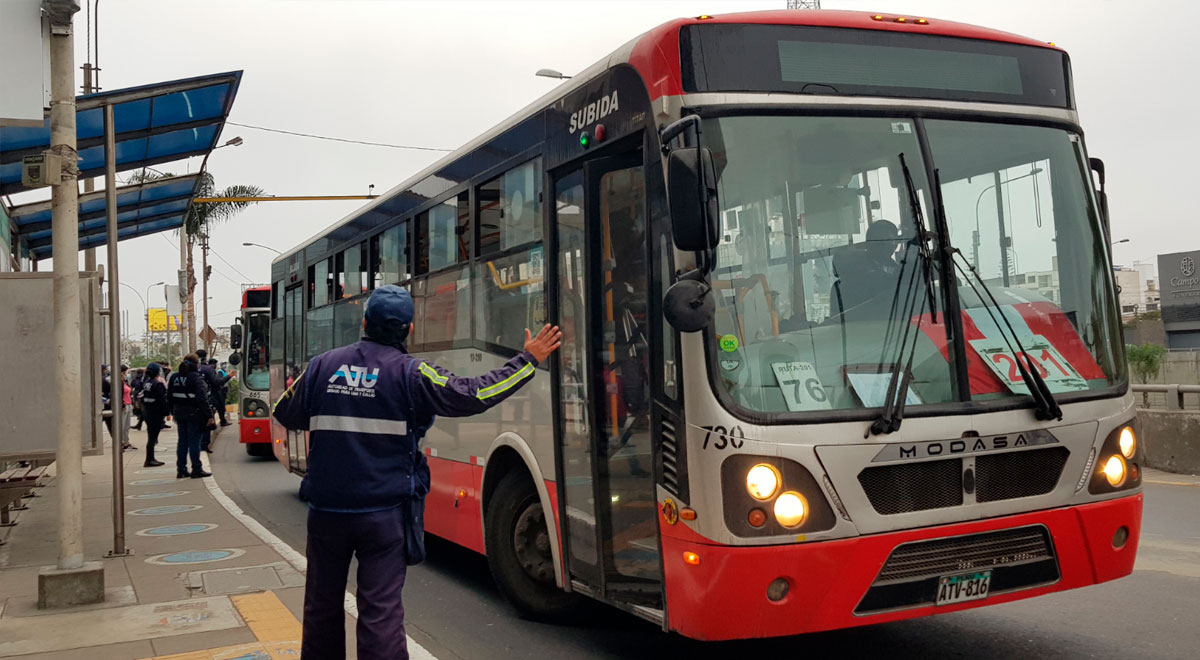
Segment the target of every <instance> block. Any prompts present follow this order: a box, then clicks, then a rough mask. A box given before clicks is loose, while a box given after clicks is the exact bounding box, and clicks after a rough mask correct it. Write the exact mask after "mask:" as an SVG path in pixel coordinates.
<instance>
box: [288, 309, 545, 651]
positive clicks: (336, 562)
mask: <svg viewBox="0 0 1200 660" xmlns="http://www.w3.org/2000/svg"><path fill="white" fill-rule="evenodd" d="M412 321H413V302H412V297H411V296H410V295H409V294H408V292H407V291H405V290H404V289H401V288H400V287H397V286H394V285H386V286H382V287H380V288H378V289H376V290H375V291H374V292H373V293H372V294H371V297H370V298H369V299H368V300H367V304H366V311H365V314H364V317H363V331H364V334H363V338H362V341H359V342H356V343H354V344H351V345H349V346H346V347H343V348H338V349H334V350H332V351H329V352H327V353H322V354H321V355H318V356H317V357H315V358H313V359H312V361H311V362H309V364H308V368H307V369H306V370H305V372H304V373H303V374H302V375H301V376H300V377H299V378H297V379H296V380H295V382H293V383H292V386H291V388H289V389H288V390H287V391H286V392H284V394H283V396H282V397H281V398H280V400H279V402H278V403H277V404H276V408H275V413H274V414H275V418H276V419H277V420H279V422H280V423H281V424H283V425H284V426H285V427H287V428H289V429H293V430H305V431H308V432H309V435H308V439H309V455H308V472H307V473H306V474H305V476H304V480H303V482H302V483H301V485H300V496H301V499H303V500H305V501H307V502H308V506H309V511H308V542H307V548H306V553H307V556H308V574H307V578H306V582H305V592H304V634H303V641H302V649H301V657H302V658H308V659H310V660H316V659H320V660H342V659H344V658H345V657H346V648H345V639H346V637H345V626H344V619H345V615H344V613H343V610H342V604H343V594H344V593H345V590H346V575H347V572H348V571H349V568H350V560H351V558H352V557H357V559H358V595H357V598H358V612H359V616H358V657H359V659H360V660H375V659H386V660H402V659H405V658H408V646H407V641H406V638H405V633H404V606H403V603H402V601H401V590H402V589H403V588H404V578H405V575H406V572H407V567H408V566H409V565H412V564H416V563H418V562H420V561H421V560H422V559H424V557H425V548H424V540H423V538H424V529H425V524H424V510H425V494H426V493H428V492H429V486H430V477H429V466H428V464H427V463H426V460H425V456H424V454H422V453H421V452H420V451H419V444H420V441H421V438H422V437H423V436H424V435H425V431H426V430H428V429H429V427H430V426H432V425H433V420H434V416H435V415H446V416H451V417H464V416H468V415H474V414H478V413H481V412H483V411H485V410H487V409H488V408H490V407H492V406H494V405H496V404H498V403H500V402H501V401H503V400H504V399H506V398H508V397H509V396H511V395H512V394H513V393H514V392H516V391H517V390H518V389H520V388H521V387H522V386H524V385H525V384H526V383H529V382H530V381H531V380H532V378H533V375H534V372H535V369H536V367H537V365H538V364H539V363H541V362H542V361H544V360H545V359H546V358H547V357H548V356H549V355H550V354H551V353H552V352H554V351H555V350H556V349H557V348H558V347H559V345H560V344H561V339H562V333H561V332H559V329H558V327H557V326H555V327H553V328H552V327H550V326H549V325H547V326H545V327H544V328H542V329H541V331H540V332H538V335H537V337H531V336H530V333H529V331H528V330H526V331H525V350H524V351H522V352H521V353H520V354H519V355H517V356H516V357H514V358H513V359H511V360H509V361H508V362H507V363H505V365H504V366H502V367H500V368H499V369H496V370H495V371H491V372H489V373H487V374H484V375H483V376H480V377H478V378H459V377H458V376H455V375H454V374H452V373H450V372H449V371H446V370H445V369H442V368H440V367H438V366H436V365H434V364H432V363H430V362H427V361H424V360H419V359H417V358H414V357H412V356H411V355H409V354H408V351H407V350H406V349H405V341H406V339H407V337H408V334H409V332H410V331H411V330H412Z"/></svg>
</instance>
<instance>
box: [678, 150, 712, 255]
mask: <svg viewBox="0 0 1200 660" xmlns="http://www.w3.org/2000/svg"><path fill="white" fill-rule="evenodd" d="M667 186H668V194H669V196H670V200H671V229H672V236H673V238H674V239H675V247H677V248H679V249H680V250H684V251H685V252H702V251H708V250H711V249H713V248H715V247H717V243H718V241H719V239H720V236H719V235H718V234H717V216H718V215H719V214H720V211H719V207H718V205H717V188H716V186H717V176H716V171H715V170H714V169H713V159H712V152H711V151H710V150H709V149H708V148H707V147H704V148H701V149H694V148H691V147H685V148H680V149H675V150H673V151H672V152H671V153H670V155H669V156H667Z"/></svg>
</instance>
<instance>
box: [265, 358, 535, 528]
mask: <svg viewBox="0 0 1200 660" xmlns="http://www.w3.org/2000/svg"><path fill="white" fill-rule="evenodd" d="M535 367H537V359H536V358H534V357H533V355H532V354H530V353H529V352H528V351H524V352H522V353H520V354H519V355H517V356H516V357H514V358H513V359H511V360H509V361H508V362H507V363H506V364H505V365H504V366H503V367H500V368H499V369H496V370H495V371H492V372H489V373H487V374H484V375H483V376H480V377H478V378H459V377H458V376H455V375H454V374H452V373H450V372H448V371H446V370H445V369H442V368H440V367H438V366H436V365H434V364H431V363H429V362H426V361H424V360H421V359H419V358H415V357H413V356H411V355H409V354H408V353H407V352H406V351H404V350H403V349H399V348H395V347H393V346H388V345H385V344H380V343H376V342H374V341H371V340H369V339H364V340H362V341H359V342H356V343H354V344H351V345H349V346H346V347H343V348H337V349H334V350H332V351H329V352H327V353H322V354H321V355H318V356H317V357H315V358H313V359H312V361H310V362H309V364H308V368H307V369H305V371H304V373H303V374H302V375H301V376H300V378H298V379H296V381H295V382H294V383H292V386H291V388H289V389H288V391H287V392H285V393H284V394H283V396H282V397H281V398H280V400H279V402H278V403H277V404H276V405H275V411H274V415H275V419H277V420H279V423H280V424H283V425H284V426H286V427H287V428H289V429H293V430H306V431H308V432H309V446H308V472H307V474H305V476H304V481H303V482H302V483H301V486H300V495H301V497H302V498H303V499H304V500H306V501H307V502H308V503H309V506H311V507H313V508H315V509H318V510H322V511H333V512H342V513H365V512H370V511H381V510H384V509H390V508H393V507H397V506H401V505H403V504H404V503H405V502H406V501H411V500H414V499H415V500H423V498H424V496H425V494H426V493H428V492H429V466H428V464H427V463H426V462H425V456H424V455H423V454H422V453H421V452H420V450H419V445H420V442H421V438H422V437H424V435H425V431H426V430H428V429H429V427H430V426H432V424H433V420H434V417H435V416H436V415H445V416H447V417H465V416H467V415H474V414H477V413H481V412H483V411H485V410H487V409H488V408H490V407H492V406H494V405H496V404H497V403H500V402H501V401H503V400H504V399H506V398H508V397H509V396H511V395H512V394H513V393H514V392H516V391H517V390H518V389H520V387H521V386H522V385H524V384H525V383H528V382H529V381H530V380H531V379H532V378H533V373H534V369H535Z"/></svg>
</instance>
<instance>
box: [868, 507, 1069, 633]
mask: <svg viewBox="0 0 1200 660" xmlns="http://www.w3.org/2000/svg"><path fill="white" fill-rule="evenodd" d="M972 571H991V573H992V578H991V587H990V591H991V592H992V593H1000V592H1005V591H1015V590H1019V589H1028V588H1031V587H1036V586H1042V585H1046V584H1052V583H1054V582H1056V581H1058V578H1059V572H1058V561H1057V559H1056V558H1055V555H1054V545H1053V544H1052V543H1051V540H1050V533H1049V532H1048V531H1047V530H1046V528H1045V527H1043V526H1042V525H1031V526H1029V527H1018V528H1016V529H1003V530H999V531H995V532H983V533H980V534H968V535H964V536H951V537H947V538H941V539H933V540H930V541H915V542H912V543H904V544H901V545H899V546H896V548H895V549H893V550H892V553H891V555H889V556H888V558H887V561H886V562H884V564H883V568H882V569H880V571H879V575H878V576H876V578H875V581H874V582H873V583H872V584H871V588H870V589H868V590H867V593H866V594H865V595H864V596H863V599H862V601H861V602H860V603H859V604H858V607H856V608H855V610H854V611H855V613H856V614H869V613H872V612H880V611H885V610H893V609H901V608H906V607H917V606H922V605H929V604H931V603H933V602H934V600H935V598H936V596H937V586H938V579H939V578H940V577H942V576H945V575H956V574H959V573H968V572H972Z"/></svg>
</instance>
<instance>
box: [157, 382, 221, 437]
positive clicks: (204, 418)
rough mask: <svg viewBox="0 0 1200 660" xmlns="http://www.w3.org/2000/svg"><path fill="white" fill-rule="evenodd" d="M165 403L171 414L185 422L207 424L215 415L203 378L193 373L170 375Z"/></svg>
mask: <svg viewBox="0 0 1200 660" xmlns="http://www.w3.org/2000/svg"><path fill="white" fill-rule="evenodd" d="M167 401H168V404H169V405H170V406H171V414H172V415H174V416H175V417H176V418H178V419H181V420H183V421H185V422H190V423H195V424H207V423H208V420H210V419H212V418H213V415H215V414H217V411H216V409H215V408H213V405H212V399H211V398H210V395H209V393H208V384H207V383H206V382H205V381H204V376H203V375H201V374H200V373H198V372H195V371H193V372H192V373H190V374H187V375H186V376H184V375H182V374H178V373H174V374H171V380H170V382H169V384H168V385H167Z"/></svg>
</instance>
